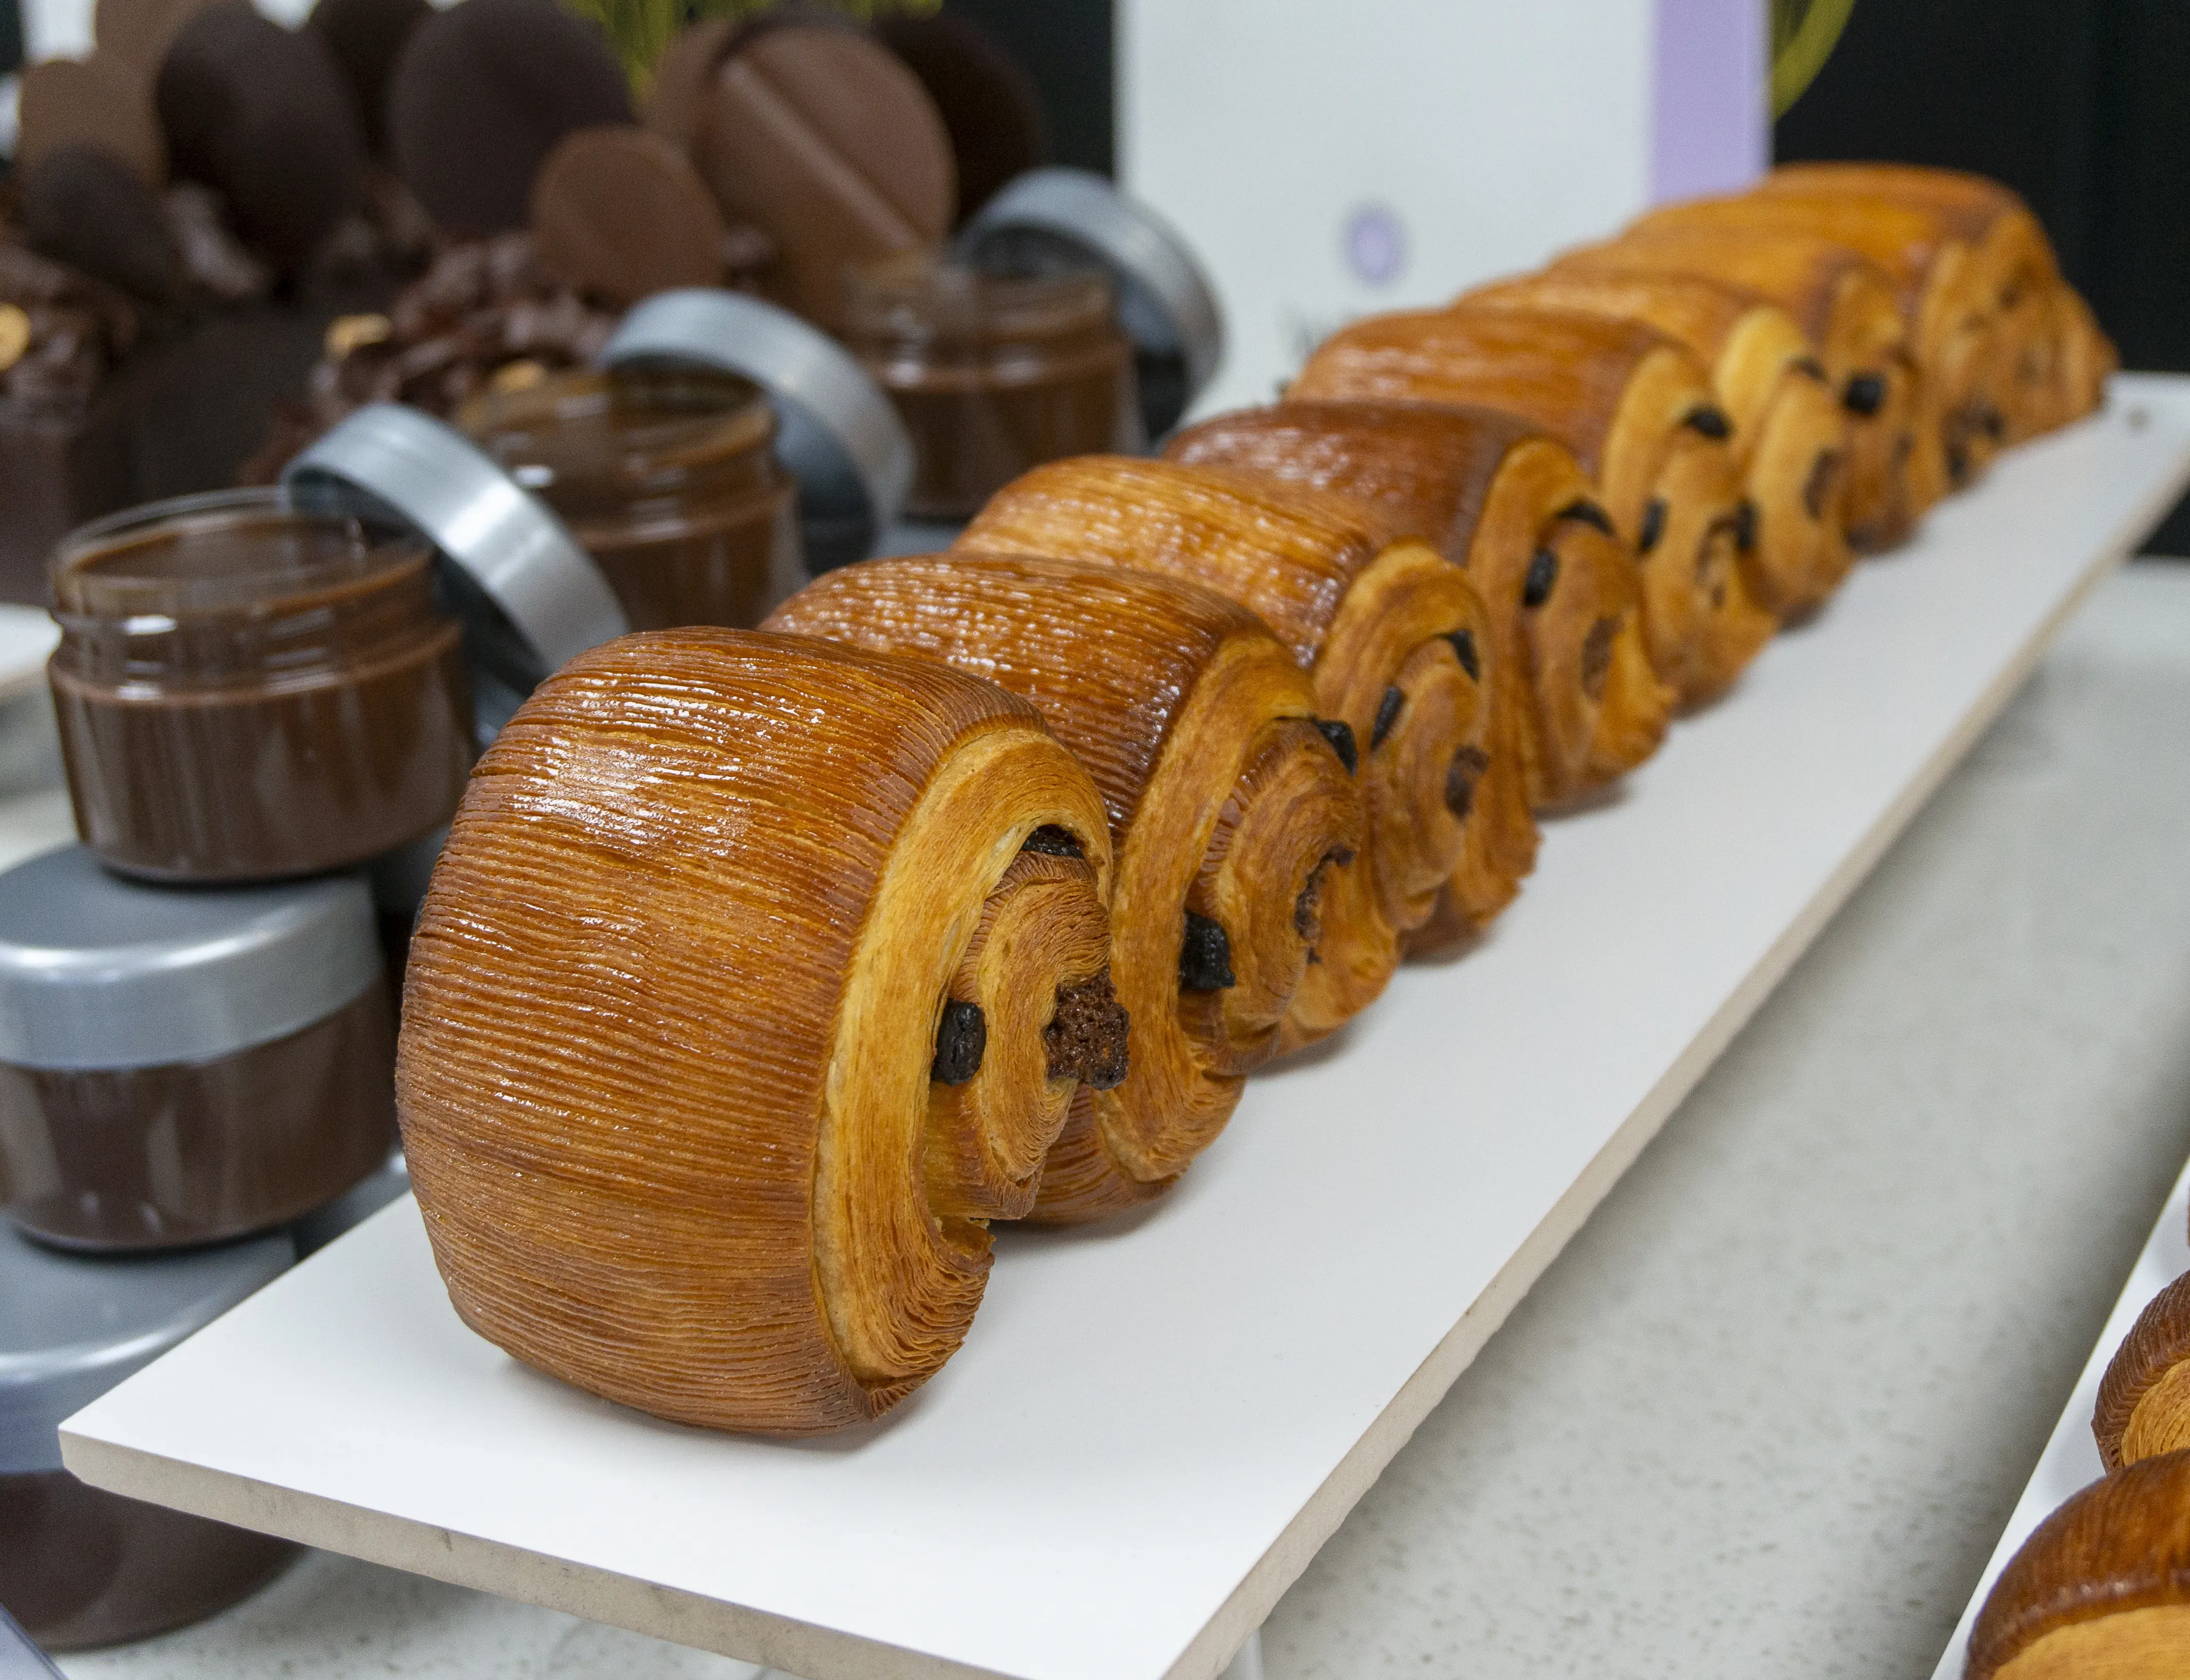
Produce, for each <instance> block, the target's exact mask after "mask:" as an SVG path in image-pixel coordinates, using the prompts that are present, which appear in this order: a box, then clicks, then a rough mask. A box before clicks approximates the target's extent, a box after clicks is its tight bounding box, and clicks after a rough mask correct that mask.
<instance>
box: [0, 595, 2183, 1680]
mask: <svg viewBox="0 0 2190 1680" xmlns="http://www.w3.org/2000/svg"><path fill="white" fill-rule="evenodd" d="M1884 563H1887V564H1890V563H1891V562H1890V561H1889V562H1884ZM51 803H52V801H51V800H50V798H49V799H48V801H47V805H48V806H51ZM18 817H20V821H18V820H16V819H17V818H18ZM56 820H58V821H59V822H60V823H62V824H63V825H64V826H63V828H62V829H60V833H62V834H65V808H64V809H62V810H60V812H58V814H57V813H56V812H54V810H52V809H48V808H45V807H39V808H38V809H37V810H36V811H33V809H32V808H31V806H27V805H22V804H19V805H18V806H15V807H13V808H11V809H9V810H0V854H7V853H12V852H14V851H17V850H20V849H21V846H22V844H23V837H22V836H20V835H18V834H17V833H16V832H15V831H16V829H18V828H22V829H24V830H25V833H26V834H28V833H29V831H30V829H33V828H36V829H38V832H39V833H41V834H43V832H44V828H43V827H40V826H39V825H40V824H41V823H43V825H44V827H50V826H52V824H53V823H54V822H55V821H56ZM2186 836H2190V567H2184V566H2179V565H2174V564H2168V563H2154V564H2147V565H2141V566H2137V567H2134V568H2130V571H2128V572H2127V573H2125V574H2123V575H2122V576H2120V577H2119V578H2117V579H2116V580H2113V581H2112V582H2109V583H2108V584H2107V585H2105V586H2104V587H2102V589H2101V590H2100V591H2098V593H2097V594H2096V596H2095V597H2094V598H2093V600H2092V602H2091V604H2090V606H2089V607H2088V608H2086V609H2085V611H2084V612H2083V614H2081V615H2080V617H2079V619H2077V621H2076V622H2075V623H2074V625H2071V627H2070V628H2069V630H2068V631H2067V633H2066V634H2065V635H2064V636H2063V637H2062V642H2061V643H2060V645H2059V646H2058V648H2057V650H2056V651H2055V652H2054V653H2053V654H2052V655H2051V657H2050V658H2049V659H2047V660H2046V662H2045V665H2044V666H2043V667H2042V669H2041V670H2040V674H2039V676H2037V677H2036V678H2035V679H2034V682H2033V683H2032V684H2031V686H2030V687H2029V689H2028V691H2027V692H2026V693H2024V694H2023V697H2022V698H2021V699H2019V700H2018V701H2017V703H2016V704H2014V706H2013V707H2011V710H2009V712H2008V713H2007V715H2006V716H2005V717H2004V718H2003V719H2002V720H2001V721H2000V724H1999V725H1998V726H1997V727H1995V728H1994V730H1993V732H1992V733H1991V734H1990V735H1989V737H1988V738H1986V740H1985V741H1984V742H1983V744H1981V745H1980V747H1979V748H1978V749H1977V751H1976V753H1975V754H1974V755H1972V758H1971V760H1970V761H1969V762H1968V763H1967V764H1966V765H1965V766H1964V767H1963V768H1962V769H1961V770H1960V772H1958V773H1957V774H1956V775H1955V777H1954V778H1952V779H1951V780H1950V781H1949V783H1947V785H1946V787H1945V788H1944V789H1943V790H1942V791H1941V793H1940V794H1939V795H1938V798H1937V799H1936V800H1934V801H1933V802H1932V806H1930V807H1929V808H1928V809H1927V810H1926V812H1924V813H1923V814H1922V815H1921V817H1919V818H1918V819H1917V821H1916V822H1915V823H1914V824H1913V825H1912V826H1911V828H1910V829H1909V831H1908V833H1907V834H1905V836H1904V837H1903V839H1902V840H1901V841H1900V843H1899V844H1898V846H1896V847H1895V848H1894V850H1893V851H1892V852H1891V853H1890V854H1889V855H1888V856H1887V857H1886V861H1885V862H1884V863H1882V864H1881V866H1880V868H1879V870H1878V872H1877V874H1876V875H1875V877H1874V878H1873V879H1872V880H1870V881H1869V883H1868V884H1866V885H1864V887H1863V888H1862V889H1861V890H1860V891H1858V894H1857V895H1856V897H1854V898H1853V899H1852V901H1851V902H1850V903H1849V904H1848V906H1847V908H1846V909H1844V910H1843V911H1842V912H1841V914H1840V916H1839V918H1838V919H1837V920H1836V921H1835V923H1834V924H1833V925H1832V926H1831V927H1830V929H1829V930H1828V931H1826V933H1825V934H1824V936H1823V937H1821V938H1820V939H1819V940H1818V943H1817V944H1816V946H1815V947H1813V949H1812V950H1811V951H1810V953H1808V954H1807V956H1806V957H1805V958H1804V959H1802V961H1801V964H1799V965H1798V966H1797V967H1796V969H1795V970H1794V971H1793V973H1792V974H1791V975H1790V977H1789V978H1788V980H1787V981H1785V983H1784V985H1783V986H1782V987H1781V988H1780V989H1779V993H1777V994H1776V995H1775V996H1774V997H1773V998H1772V999H1771V1001H1770V1002H1769V1003H1767V1004H1766V1005H1765V1007H1764V1008H1763V1009H1762V1010H1760V1011H1759V1012H1758V1014H1757V1015H1756V1018H1755V1020H1754V1021H1752V1022H1751V1023H1750V1026H1749V1027H1748V1028H1747V1029H1746V1030H1745V1032H1743V1034H1742V1035H1741V1037H1740V1038H1739V1039H1738V1040H1736V1042H1735V1044H1734V1045H1733V1048H1732V1049H1730V1050H1729V1051H1728V1053H1727V1055H1726V1056H1725V1058H1724V1059H1723V1061H1721V1063H1720V1064H1719V1065H1718V1066H1717V1067H1716V1068H1715V1069H1714V1070H1713V1071H1712V1072H1711V1074H1710V1075H1709V1077H1708V1078H1705V1081H1704V1082H1703V1083H1702V1084H1701V1085H1700V1086H1699V1087H1698V1089H1696V1091H1695V1093H1694V1095H1692V1096H1691V1097H1690V1098H1689V1100H1688V1102H1687V1103H1686V1104H1685V1105H1684V1106H1683V1107H1682V1110H1681V1111H1680V1112H1678V1113H1677V1115H1676V1116H1675V1117H1674V1118H1673V1119H1672V1121H1671V1123H1669V1124H1668V1125H1667V1126H1666V1128H1665V1131H1664V1133H1663V1134H1662V1135H1661V1136H1660V1138H1659V1139H1658V1140H1657V1141H1656V1142H1655V1143H1654V1144H1653V1145H1651V1147H1650V1149H1649V1150H1648V1152H1647V1153H1646V1154H1645V1155H1644V1156H1643V1159H1642V1160H1641V1161H1640V1162H1638V1163H1637V1166H1636V1167H1635V1168H1633V1169H1632V1170H1631V1172H1630V1173H1629V1174H1628V1175H1627V1177H1626V1178H1625V1180H1624V1181H1623V1182H1622V1183H1621V1184H1620V1186H1619V1187H1618V1188H1617V1189H1616V1190H1615V1191H1614V1192H1613V1194H1612V1195H1611V1196H1610V1197H1609V1198H1608V1200H1607V1201H1606V1202H1604V1204H1603V1207H1602V1208H1599V1209H1598V1211H1597V1213H1596V1214H1595V1215H1594V1217H1593V1218H1592V1219H1591V1221H1590V1223H1589V1224H1588V1225H1586V1227H1585V1228H1584V1230H1582V1232H1581V1234H1580V1236H1577V1237H1576V1238H1575V1239H1574V1242H1573V1243H1572V1244H1571V1245H1570V1246H1569V1248H1568V1250H1567V1251H1566V1253H1565V1254H1564V1255H1563V1256H1562V1257H1561V1259H1559V1260H1558V1261H1557V1263H1556V1264H1553V1266H1552V1269H1551V1270H1550V1271H1549V1272H1547V1273H1546V1275H1545V1276H1544V1278H1543V1279H1542V1281H1540V1282H1539V1283H1538V1284H1537V1286H1536V1287H1535V1291H1534V1293H1532V1294H1531V1295H1530V1296H1529V1298H1528V1300H1527V1301H1526V1302H1525V1303H1523V1305H1522V1306H1521V1307H1520V1309H1518V1310H1517V1311H1516V1312H1515V1313H1514V1315H1513V1316H1512V1319H1511V1320H1510V1321H1509V1322H1508V1323H1507V1324H1506V1327H1505V1328H1504V1329H1503V1330H1501V1332H1499V1333H1498V1335H1497V1336H1496V1337H1495V1338H1494V1339H1493V1340H1492V1342H1491V1343H1490V1345H1489V1348H1488V1349H1486V1350H1485V1352H1484V1354H1483V1355H1482V1356H1481V1358H1480V1359H1479V1360H1478V1361H1477V1362H1476V1364H1475V1366H1473V1367H1472V1369H1471V1370H1469V1371H1468V1372H1467V1373H1466V1374H1465V1375H1464V1376H1463V1377H1461V1380H1460V1381H1459V1383H1457V1384H1456V1385H1455V1387H1454V1389H1453V1390H1452V1392H1451V1394H1450V1395H1449V1396H1448V1397H1447V1399H1446V1400H1445V1401H1444V1404H1443V1405H1442V1406H1440V1407H1439V1408H1438V1410H1437V1411H1435V1412H1434V1413H1433V1415H1432V1416H1431V1417H1430V1419H1429V1420H1428V1422H1427V1423H1425V1424H1424V1425H1423V1426H1422V1428H1421V1431H1420V1432H1419V1433H1418V1434H1417V1435H1416V1438H1415V1440H1414V1441H1413V1442H1412V1443H1411V1444H1410V1445H1409V1446H1408V1447H1407V1448H1406V1449H1405V1450H1404V1451H1402V1452H1401V1454H1400V1455H1399V1458H1398V1459H1397V1460H1396V1461H1395V1462H1393V1465H1392V1466H1391V1468H1389V1469H1388V1470H1387V1471H1386V1473H1385V1474H1384V1476H1383V1479H1382V1481H1381V1482H1379V1483H1378V1485H1376V1488H1375V1489H1374V1490H1373V1491H1371V1492H1370V1494H1369V1496H1367V1497H1366V1498H1365V1499H1364V1500H1363V1502H1361V1504H1360V1505H1359V1507H1357V1508H1356V1510H1355V1511H1354V1513H1353V1515H1352V1516H1351V1517H1350V1518H1349V1519H1347V1522H1346V1524H1345V1525H1344V1526H1343V1527H1342V1529H1341V1530H1339V1532H1338V1534H1337V1535H1336V1537H1335V1538H1334V1539H1333V1540H1332V1541H1330V1545H1329V1546H1328V1547H1326V1548H1325V1551H1324V1553H1323V1554H1322V1556H1321V1557H1320V1558H1319V1559H1318V1560H1317V1562H1316V1563H1315V1564H1313V1566H1312V1567H1311V1568H1310V1569H1309V1570H1308V1574H1307V1575H1305V1576H1304V1577H1303V1578H1302V1581H1300V1582H1299V1584H1298V1585H1296V1587H1294V1588H1293V1590H1292V1591H1291V1593H1289V1594H1288V1595H1287V1596H1286V1598H1285V1599H1284V1601H1283V1602H1282V1603H1281V1604H1279V1607H1278V1609H1277V1611H1276V1613H1275V1614H1274V1615H1273V1616H1272V1617H1271V1619H1270V1621H1269V1622H1268V1625H1267V1626H1266V1627H1265V1629H1264V1632H1263V1651H1264V1660H1265V1663H1266V1666H1267V1671H1268V1675H1269V1677H1270V1680H1338V1677H1348V1680H1353V1677H1374V1676H1385V1675H1400V1674H1405V1675H1408V1676H1419V1675H1434V1676H1440V1677H1443V1676H1461V1675H1465V1676H1467V1677H1469V1680H1497V1677H1505V1676H1523V1675H1526V1676H1532V1677H1533V1676H1553V1675H1564V1674H1574V1675H1588V1676H1591V1677H1600V1676H1607V1675H1619V1676H1622V1677H1637V1680H1645V1677H1657V1676H1679V1677H1681V1680H1714V1677H1727V1680H1736V1677H1739V1680H1768V1677H1778V1676H1790V1677H1791V1676H1806V1677H1808V1676H1817V1677H1825V1676H1848V1677H1864V1680H1874V1677H1882V1676H1894V1675H1908V1676H1918V1675H1927V1674H1929V1673H1930V1672H1931V1669H1932V1665H1933V1664H1934V1662H1935V1661H1936V1660H1937V1659H1938V1653H1939V1650H1940V1649H1941V1647H1942V1645H1943V1643H1944V1641H1945V1639H1946V1638H1947V1636H1948V1634H1949V1631H1950V1630H1951V1628H1952V1627H1953V1626H1954V1623H1955V1619H1956V1617H1957V1616H1958V1615H1960V1610H1961V1608H1962V1604H1963V1603H1964V1601H1965V1599H1966V1597H1967V1595H1968V1593H1969V1591H1970V1588H1971V1586H1972V1582H1974V1581H1975V1580H1976V1579H1977V1575H1978V1572H1979V1571H1980V1570H1981V1569H1982V1568H1983V1564H1984V1561H1985V1558H1986V1557H1987V1556H1988V1554H1989V1552H1990V1550H1991V1548H1992V1545H1993V1542H1994V1539H1995V1538H1996V1537H1997V1536H1998V1534H1999V1531H2000V1525H2001V1524H2002V1523H2003V1522H2004V1521H2005V1520H2006V1515H2007V1513H2008V1511H2009V1509H2010V1508H2011V1507H2012V1505H2013V1503H2014V1502H2015V1499H2016V1497H2017V1494H2018V1492H2019V1491H2020V1490H2021V1488H2022V1486H2023V1481H2024V1479H2025V1478H2026V1477H2027V1476H2028V1474H2029V1471H2030V1467H2031V1465H2032V1463H2033V1462H2034V1459H2035V1457H2036V1456H2037V1454H2038V1452H2039V1451H2040V1448H2041V1446H2042V1445H2043V1444H2044V1442H2045V1438H2046V1435H2047V1434H2048V1432H2049V1431H2050V1429H2051V1426H2052V1423H2053V1420H2054V1419H2055V1417H2057V1414H2058V1412H2059V1411H2060V1407H2061V1405H2062V1400H2063V1398H2064V1396H2065V1395H2066V1394H2068V1390H2069V1389H2071V1388H2072V1387H2073V1386H2074V1381H2075V1377H2076V1374H2077V1372H2078V1371H2079V1368H2080V1366H2082V1364H2083V1362H2084V1360H2085V1357H2086V1355H2088V1354H2089V1352H2090V1349H2091V1341H2092V1338H2093V1337H2094V1336H2096V1333H2097V1332H2098V1330H2099V1327H2100V1326H2101V1325H2102V1323H2103V1321H2104V1320H2105V1317H2106V1315H2107V1312H2108V1309H2109V1308H2110V1307H2111V1305H2112V1304H2113V1298H2114V1296H2115V1294H2116V1293H2117V1291H2118V1290H2119V1287H2120V1283H2121V1280H2122V1278H2123V1276H2125V1274H2126V1272H2127V1270H2128V1269H2129V1267H2130V1264H2132V1263H2133V1261H2134V1259H2135V1257H2136V1253H2137V1250H2138V1248H2139V1247H2140V1246H2141V1245H2142V1242H2143V1241H2144V1238H2145V1236H2146V1234H2147V1230H2149V1227H2150V1225H2151V1221H2152V1219H2153V1215H2154V1213H2155V1212H2156V1210H2157V1209H2158V1208H2159V1205H2160V1203H2161V1202H2163V1201H2164V1198H2165V1196H2166V1193H2167V1190H2168V1187H2169V1185H2170V1183H2171V1182H2172V1180H2173V1179H2174V1177H2175V1174H2176V1172H2177V1171H2178V1170H2179V1168H2181V1164H2182V1162H2183V1159H2184V1157H2185V1156H2186V1154H2190V866H2186V863H2185V859H2186V858H2187V857H2190V841H2186ZM4 861H6V859H5V857H4V856H0V862H4ZM62 1666H63V1667H64V1668H65V1671H66V1672H67V1673H68V1674H69V1675H70V1676H71V1680H139V1677H144V1680H151V1677H161V1680H197V1677H206V1680H212V1677H216V1676H217V1677H219V1680H274V1677H277V1676H278V1677H291V1676H297V1677H312V1680H365V1677H367V1676H371V1677H376V1680H380V1677H406V1680H429V1677H430V1680H438V1677H451V1680H454V1677H459V1676H461V1677H463V1680H504V1677H507V1680H595V1677H602V1680H606V1677H610V1676H613V1677H616V1680H746V1677H748V1676H750V1675H751V1674H752V1670H751V1669H750V1668H749V1667H748V1666H746V1665H745V1664H742V1663H735V1662H731V1661H729V1660H727V1659H724V1658H720V1657H715V1656H709V1655H702V1654H700V1653H697V1652H689V1651H681V1650H678V1649H676V1648H674V1647H670V1646H666V1645H661V1644H660V1643H657V1642H655V1641H652V1640H646V1639H641V1638H638V1637H636V1636H633V1635H629V1634H624V1633H620V1632H614V1631H612V1630H610V1629H606V1628H602V1627H598V1626H593V1625H590V1624H587V1623H583V1622H579V1621H575V1620H574V1619H573V1618H571V1617H569V1616H566V1615H559V1614H553V1613H550V1612H547V1611H541V1610H535V1609H529V1608H526V1607H524V1606H520V1605H516V1604H508V1603H504V1602H502V1601H500V1600H496V1599H493V1598H485V1597H484V1596H482V1595H479V1594H477V1593H473V1592H466V1591H463V1590H462V1589H459V1588H456V1587H445V1586H441V1585H440V1584H438V1583H434V1582H431V1581H423V1580H418V1579H413V1578H411V1577H406V1576H403V1575H397V1574H394V1573H392V1572H390V1571H388V1570H381V1569H377V1568H374V1567H372V1566H369V1565H366V1564H355V1563H352V1562H349V1561H348V1560H345V1559H341V1558H334V1557H332V1556H327V1555H315V1556H313V1557H310V1558H307V1559H306V1560H305V1561H304V1563H303V1564H300V1565H299V1566H298V1568H296V1569H295V1570H292V1571H291V1572H290V1573H289V1574H288V1575H286V1576H285V1577H283V1579H282V1580H281V1581H279V1582H277V1583H276V1584H275V1586H274V1587H271V1588H269V1590H268V1591H266V1592H264V1593H262V1594H260V1595H259V1596H258V1598H255V1599H252V1601H250V1602H249V1603H247V1604H243V1605H241V1606H240V1607H238V1608H237V1609H234V1610H232V1611H230V1612H229V1613H228V1614H226V1615H223V1616H221V1617H218V1618H216V1619H215V1620H214V1621H211V1622H209V1623H207V1624H205V1625H204V1626H201V1627H198V1628H196V1629H191V1630H187V1631H185V1632H180V1633H177V1634H173V1635H169V1636H167V1638H162V1639H158V1640H154V1641H150V1642H149V1643H145V1644H143V1645H140V1646H137V1647H134V1648H131V1649H122V1650H116V1651H110V1652H100V1653H95V1654H87V1655H78V1656H73V1657H69V1658H66V1659H65V1660H63V1664H62Z"/></svg>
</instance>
